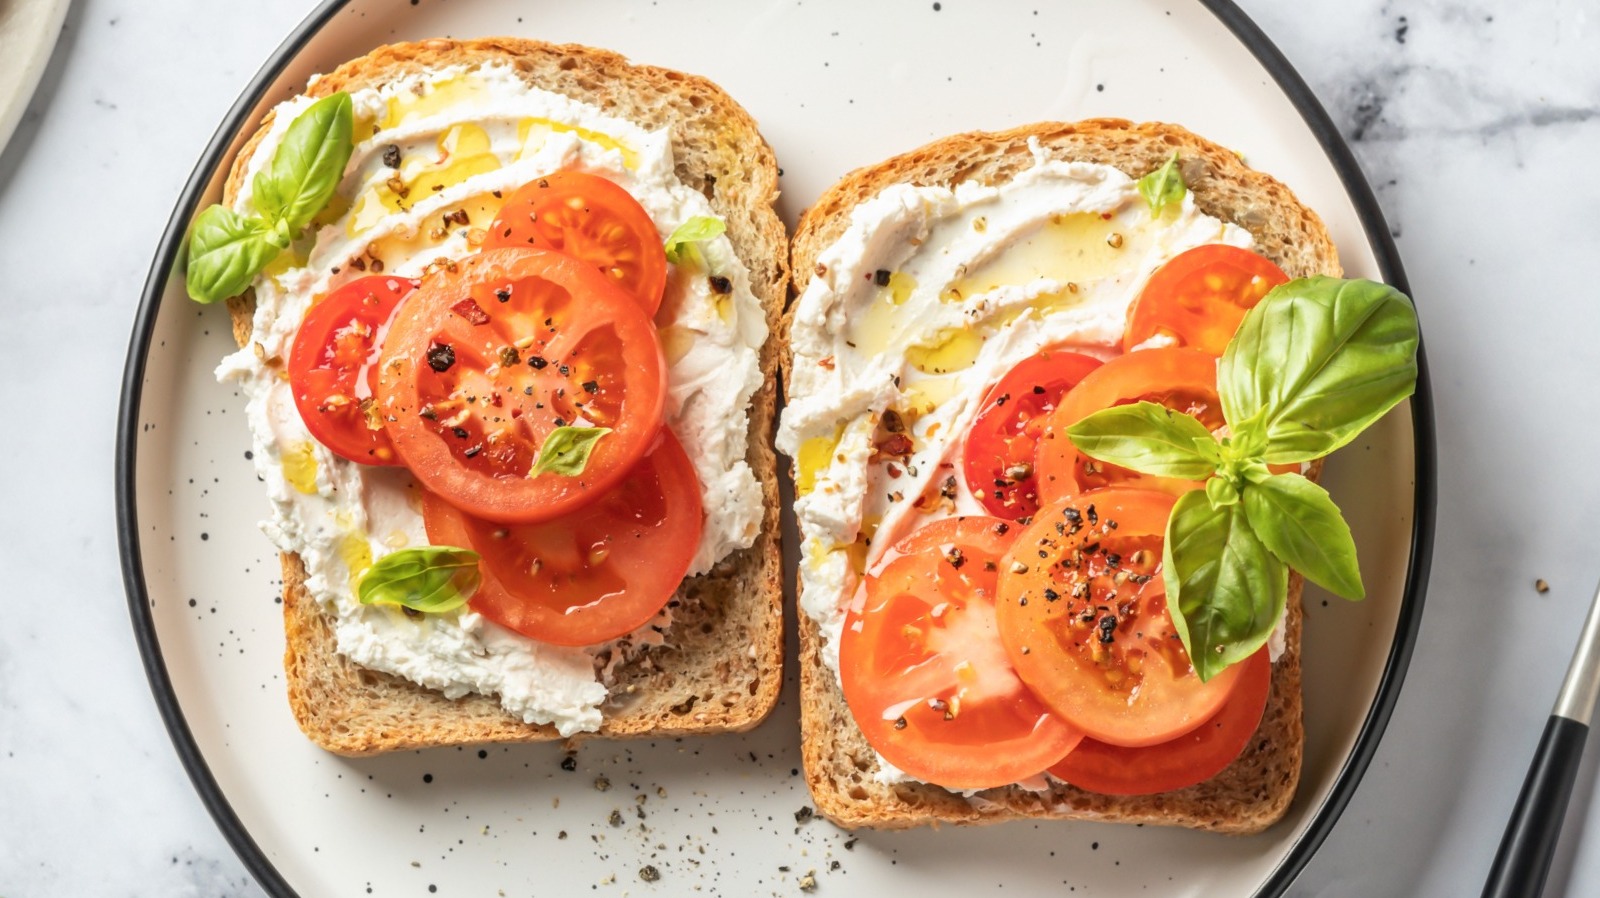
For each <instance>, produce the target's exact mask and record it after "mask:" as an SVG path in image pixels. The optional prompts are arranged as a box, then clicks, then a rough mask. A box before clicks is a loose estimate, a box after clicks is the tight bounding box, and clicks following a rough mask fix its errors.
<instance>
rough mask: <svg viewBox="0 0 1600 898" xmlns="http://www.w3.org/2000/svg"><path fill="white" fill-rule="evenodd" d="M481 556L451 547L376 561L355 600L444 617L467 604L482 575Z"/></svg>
mask: <svg viewBox="0 0 1600 898" xmlns="http://www.w3.org/2000/svg"><path fill="white" fill-rule="evenodd" d="M480 557H481V556H479V555H478V553H477V552H474V551H472V550H471V549H459V548H456V547H454V546H413V547H412V548H409V549H401V550H400V551H398V552H390V553H389V554H388V555H385V556H383V557H382V558H379V559H378V560H377V561H376V562H374V563H373V565H372V567H370V568H367V572H366V573H365V574H363V575H362V577H361V582H360V584H358V585H357V586H356V597H357V598H358V599H360V600H361V604H363V605H400V606H402V607H405V608H410V609H411V610H413V611H421V612H424V613H426V614H443V613H444V612H446V611H454V610H455V609H457V608H460V607H461V606H462V605H465V604H466V603H467V599H470V598H472V594H473V593H475V592H477V591H478V585H479V584H480V583H482V582H483V575H482V574H481V573H480V572H479V570H478V559H479V558H480Z"/></svg>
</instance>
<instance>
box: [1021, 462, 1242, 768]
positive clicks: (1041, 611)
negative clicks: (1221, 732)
mask: <svg viewBox="0 0 1600 898" xmlns="http://www.w3.org/2000/svg"><path fill="white" fill-rule="evenodd" d="M1176 501H1177V500H1176V499H1175V498H1174V497H1173V496H1172V495H1170V494H1168V493H1163V492H1157V491H1155V490H1133V489H1107V490H1097V491H1095V492H1090V493H1084V494H1083V495H1081V496H1077V497H1073V498H1068V499H1064V500H1062V501H1060V502H1056V503H1054V504H1050V505H1046V506H1044V507H1043V508H1041V509H1040V510H1039V514H1038V515H1037V516H1036V517H1035V518H1034V520H1033V523H1032V524H1029V525H1028V526H1027V528H1026V529H1024V530H1023V531H1022V533H1021V534H1019V535H1018V536H1017V541H1016V542H1015V543H1014V544H1013V545H1012V547H1011V549H1010V551H1009V552H1008V553H1007V554H1006V557H1005V559H1004V560H1002V561H1001V562H1000V581H999V598H998V599H997V600H996V601H995V610H996V616H997V620H998V622H999V626H1000V639H1001V641H1002V642H1003V643H1004V644H1005V647H1006V654H1007V655H1009V656H1010V658H1011V663H1012V664H1014V665H1015V666H1016V670H1017V674H1018V675H1019V676H1021V677H1022V681H1023V682H1024V683H1027V684H1028V686H1029V687H1030V688H1031V689H1032V690H1033V692H1034V694H1035V695H1037V696H1038V697H1039V699H1040V700H1041V701H1043V702H1044V703H1045V705H1047V706H1048V707H1049V708H1050V710H1052V711H1054V712H1055V713H1056V714H1058V715H1060V717H1061V718H1062V719H1063V720H1065V721H1067V722H1068V723H1070V724H1071V725H1073V726H1075V727H1077V728H1079V729H1081V730H1083V732H1084V733H1085V734H1086V735H1088V736H1089V737H1090V738H1092V739H1098V740H1100V741H1101V742H1109V743H1111V744H1112V745H1122V746H1129V747H1134V748H1137V747H1140V746H1145V745H1154V744H1156V743H1157V742H1165V741H1167V740H1168V739H1174V738H1177V737H1178V736H1181V735H1183V734H1184V733H1187V732H1189V731H1190V730H1193V729H1194V728H1196V727H1198V726H1199V725H1200V724H1202V723H1204V722H1205V721H1206V720H1207V719H1208V718H1210V717H1211V716H1213V715H1214V714H1216V713H1217V709H1219V708H1221V707H1222V703H1223V702H1225V701H1227V700H1228V696H1229V695H1230V694H1231V693H1232V692H1233V687H1234V685H1235V684H1236V683H1237V682H1238V681H1239V667H1240V666H1239V665H1237V664H1235V665H1233V666H1231V667H1229V668H1227V669H1226V670H1224V671H1223V672H1222V673H1220V674H1217V675H1216V676H1214V677H1212V678H1211V679H1210V681H1208V682H1205V683H1202V682H1200V678H1199V677H1198V676H1196V675H1195V673H1194V668H1193V667H1191V666H1190V663H1189V655H1188V653H1187V652H1185V651H1184V649H1183V643H1182V641H1181V640H1180V638H1179V636H1178V633H1177V631H1176V629H1174V627H1173V625H1172V618H1171V616H1170V615H1169V614H1168V612H1167V591H1166V586H1165V584H1164V580H1163V578H1162V575H1161V548H1162V541H1163V539H1164V534H1165V533H1166V527H1167V516H1168V515H1169V514H1170V513H1171V511H1172V506H1173V503H1174V502H1176Z"/></svg>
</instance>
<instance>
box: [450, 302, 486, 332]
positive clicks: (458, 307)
mask: <svg viewBox="0 0 1600 898" xmlns="http://www.w3.org/2000/svg"><path fill="white" fill-rule="evenodd" d="M450 311H452V312H454V313H456V314H457V315H460V316H461V317H462V318H465V319H467V320H468V321H469V322H471V323H472V324H473V325H474V326H482V325H485V324H488V323H489V313H488V312H485V311H484V310H483V309H481V308H479V306H478V304H477V303H476V302H474V301H473V299H472V297H470V296H469V297H467V298H466V299H463V300H461V301H460V302H458V303H456V304H455V305H453V306H451V307H450Z"/></svg>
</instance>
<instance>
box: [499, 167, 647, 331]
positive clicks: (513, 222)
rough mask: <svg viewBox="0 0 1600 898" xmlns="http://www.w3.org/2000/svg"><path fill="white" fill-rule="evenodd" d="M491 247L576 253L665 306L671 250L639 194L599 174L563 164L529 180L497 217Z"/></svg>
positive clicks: (641, 298)
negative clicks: (568, 168)
mask: <svg viewBox="0 0 1600 898" xmlns="http://www.w3.org/2000/svg"><path fill="white" fill-rule="evenodd" d="M484 246H485V247H486V248H488V249H494V248H497V247H506V246H510V247H519V248H528V247H534V248H537V249H553V250H557V251H559V252H563V253H566V254H567V255H569V256H575V257H577V258H579V259H582V260H583V261H584V262H587V263H588V264H590V265H592V266H594V267H595V268H597V269H599V271H600V273H601V274H603V275H605V276H606V277H607V278H608V279H610V280H611V282H612V283H614V284H616V285H617V286H618V287H621V288H622V289H623V290H626V291H627V292H628V293H630V294H632V295H633V297H634V299H636V300H638V302H639V305H640V306H642V307H643V308H644V310H645V314H647V315H654V314H655V313H656V309H657V308H660V306H661V291H662V290H663V289H664V288H665V287H666V283H667V257H666V254H665V253H664V252H663V251H662V248H661V235H660V233H659V232H657V231H656V225H655V222H654V221H652V220H651V218H650V213H649V212H646V211H645V209H644V207H643V206H641V205H639V201H638V200H636V199H634V198H633V195H632V194H630V193H628V191H626V190H624V189H622V187H620V186H619V185H617V184H616V183H615V182H614V181H609V180H607V179H605V178H602V177H600V176H599V175H590V174H585V173H583V172H576V171H562V172H556V173H555V174H552V175H546V176H545V177H542V178H538V179H536V180H533V181H529V182H528V183H527V184H524V185H522V186H521V187H520V188H518V189H517V192H516V193H514V194H512V195H511V199H509V200H507V201H506V204H505V205H504V206H503V207H501V209H500V214H499V215H497V216H495V219H494V223H493V224H491V225H490V226H489V239H488V240H487V241H485V242H484Z"/></svg>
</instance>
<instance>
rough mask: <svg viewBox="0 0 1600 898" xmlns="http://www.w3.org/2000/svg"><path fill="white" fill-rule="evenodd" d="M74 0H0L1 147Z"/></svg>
mask: <svg viewBox="0 0 1600 898" xmlns="http://www.w3.org/2000/svg"><path fill="white" fill-rule="evenodd" d="M71 5H72V4H71V0H0V150H3V149H5V146H6V142H7V141H9V140H10V139H11V133H12V132H13V131H15V130H16V129H17V123H18V122H20V121H22V113H23V112H24V111H26V110H27V108H28V100H30V99H32V98H33V90H34V88H36V87H38V86H39V78H40V77H42V76H43V75H44V70H45V66H46V65H48V64H49V62H50V51H51V50H53V49H54V48H55V45H56V37H57V35H59V34H60V33H61V23H62V22H63V21H65V20H66V18H67V7H68V6H71Z"/></svg>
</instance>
